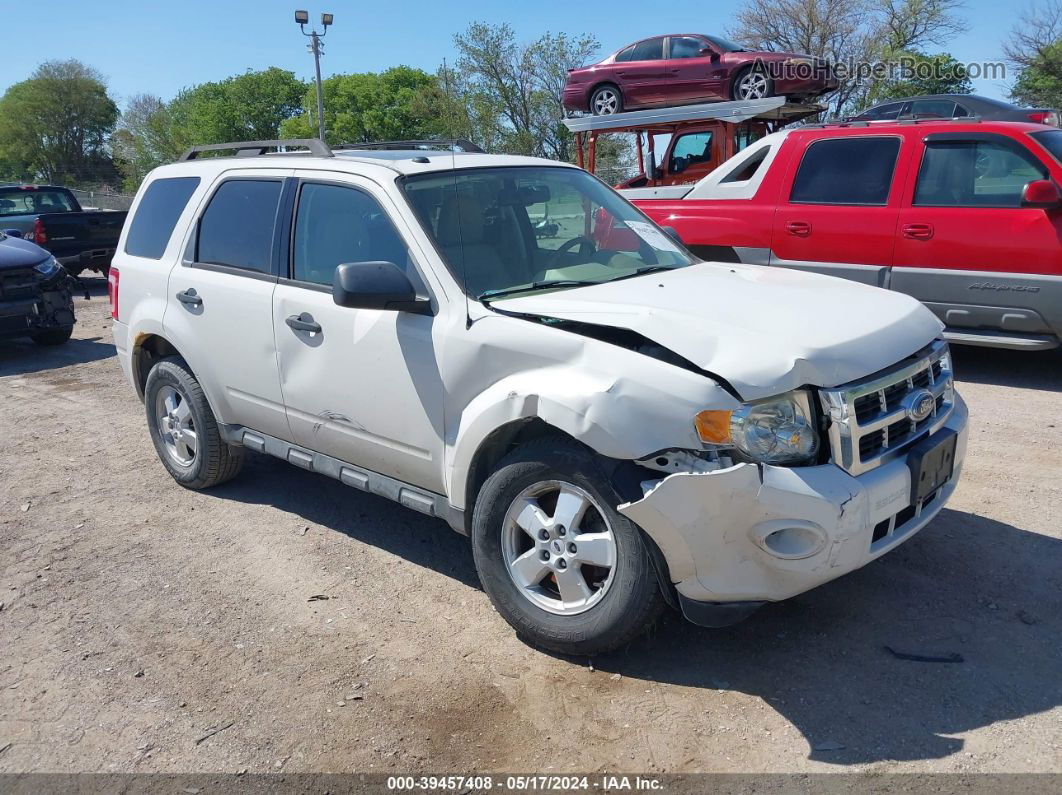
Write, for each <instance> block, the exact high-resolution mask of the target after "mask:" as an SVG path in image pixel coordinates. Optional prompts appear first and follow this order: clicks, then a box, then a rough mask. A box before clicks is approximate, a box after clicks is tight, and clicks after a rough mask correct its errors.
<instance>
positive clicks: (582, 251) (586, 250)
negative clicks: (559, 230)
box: [549, 235, 597, 268]
mask: <svg viewBox="0 0 1062 795" xmlns="http://www.w3.org/2000/svg"><path fill="white" fill-rule="evenodd" d="M576 245H578V246H579V256H580V257H584V258H585V259H590V257H592V256H594V254H596V253H597V245H596V244H595V243H594V241H593V240H591V239H590V238H588V237H587V236H586V235H579V236H577V237H573V238H572V239H571V240H567V241H565V242H564V243H563V244H562V245H561V246H560V248H558V249H557V250H556V251H554V252H553V256H552V257H551V258H550V262H549V267H551V268H552V267H553V266H554V265H555V264H556V262H557V260H558V259H560V256H561V255H562V254H567V253H568V251H569V249H571V248H572V247H574V246H576Z"/></svg>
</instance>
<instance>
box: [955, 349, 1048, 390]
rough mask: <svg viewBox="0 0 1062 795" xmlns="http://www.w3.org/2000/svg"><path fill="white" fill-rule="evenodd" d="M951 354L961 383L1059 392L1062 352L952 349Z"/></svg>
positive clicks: (956, 374) (956, 375)
mask: <svg viewBox="0 0 1062 795" xmlns="http://www.w3.org/2000/svg"><path fill="white" fill-rule="evenodd" d="M951 352H952V356H953V358H954V366H955V377H956V379H957V380H958V381H959V382H960V383H961V382H963V381H972V382H973V383H975V384H992V385H995V386H1013V387H1019V388H1023V389H1042V390H1047V391H1051V392H1062V348H1057V349H1055V350H1053V351H1035V352H1025V351H1008V350H1003V349H999V348H974V347H972V346H969V345H953V346H952V348H951Z"/></svg>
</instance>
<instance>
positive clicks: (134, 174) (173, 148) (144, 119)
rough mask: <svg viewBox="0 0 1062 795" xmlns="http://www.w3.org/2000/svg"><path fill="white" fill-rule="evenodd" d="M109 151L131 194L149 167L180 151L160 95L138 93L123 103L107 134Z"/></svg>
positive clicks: (172, 156)
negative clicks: (114, 126) (124, 104)
mask: <svg viewBox="0 0 1062 795" xmlns="http://www.w3.org/2000/svg"><path fill="white" fill-rule="evenodd" d="M111 151H112V153H113V156H114V161H115V163H116V165H117V166H118V170H119V172H120V173H121V175H122V186H123V188H124V189H125V190H127V191H128V192H130V193H132V192H135V191H136V189H137V188H138V187H139V186H140V183H141V181H142V180H143V179H144V177H145V176H146V175H147V173H148V172H149V171H151V169H153V168H155V167H156V166H160V165H162V164H163V163H168V162H170V161H171V160H173V159H174V158H176V157H177V155H179V154H180V152H181V148H180V146H179V145H178V144H177V142H176V141H175V140H174V130H173V120H172V116H171V115H170V111H169V108H168V107H167V106H166V103H165V102H163V101H162V99H161V98H160V97H156V96H153V95H151V94H138V95H136V96H134V97H132V98H131V99H130V100H129V102H128V104H127V105H126V108H125V111H124V112H123V113H122V116H121V118H120V119H119V121H118V129H116V130H115V131H114V134H113V135H112V136H111Z"/></svg>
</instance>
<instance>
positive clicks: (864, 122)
mask: <svg viewBox="0 0 1062 795" xmlns="http://www.w3.org/2000/svg"><path fill="white" fill-rule="evenodd" d="M981 121H982V119H981V117H980V116H956V117H954V118H953V117H951V116H924V117H919V118H917V119H913V118H906V119H860V120H856V119H853V120H851V121H825V122H821V123H818V124H805V125H804V127H803V129H805V130H822V129H825V128H826V127H880V126H882V125H888V124H903V125H911V124H929V123H932V122H938V123H939V122H950V123H952V124H980V123H981Z"/></svg>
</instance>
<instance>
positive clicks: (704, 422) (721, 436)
mask: <svg viewBox="0 0 1062 795" xmlns="http://www.w3.org/2000/svg"><path fill="white" fill-rule="evenodd" d="M732 413H733V412H730V411H718V410H708V411H701V412H698V414H697V416H696V417H694V418H693V427H694V428H696V429H697V435H698V436H699V437H700V439H701V441H702V442H707V443H708V444H729V443H730V415H731V414H732Z"/></svg>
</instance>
